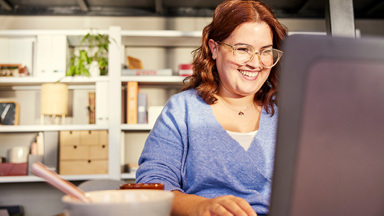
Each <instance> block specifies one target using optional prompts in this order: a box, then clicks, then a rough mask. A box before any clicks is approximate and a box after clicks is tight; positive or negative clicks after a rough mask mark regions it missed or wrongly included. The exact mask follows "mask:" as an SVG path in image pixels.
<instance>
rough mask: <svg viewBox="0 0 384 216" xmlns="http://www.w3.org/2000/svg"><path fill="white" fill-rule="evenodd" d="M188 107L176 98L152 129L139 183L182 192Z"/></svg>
mask: <svg viewBox="0 0 384 216" xmlns="http://www.w3.org/2000/svg"><path fill="white" fill-rule="evenodd" d="M184 120H185V105H184V103H183V100H182V98H181V97H180V96H177V95H175V96H172V97H171V98H170V100H169V101H168V102H167V104H166V105H165V107H164V109H163V110H162V112H161V114H160V116H159V117H158V119H157V121H156V123H155V125H154V127H153V129H152V130H151V132H150V134H149V136H148V138H147V140H146V142H145V145H144V149H143V152H142V154H141V156H140V158H139V169H138V170H137V172H136V182H137V183H163V184H164V188H165V190H170V191H171V190H179V191H182V192H183V190H182V183H181V182H182V168H183V166H184V161H185V155H186V153H185V149H186V148H185V147H184V143H186V141H183V137H186V136H185V133H186V132H185V131H186V124H185V121H184Z"/></svg>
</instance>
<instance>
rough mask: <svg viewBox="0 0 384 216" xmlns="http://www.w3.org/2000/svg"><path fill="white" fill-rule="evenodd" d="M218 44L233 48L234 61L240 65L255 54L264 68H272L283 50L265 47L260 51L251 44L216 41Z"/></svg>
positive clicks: (250, 59) (248, 60)
mask: <svg viewBox="0 0 384 216" xmlns="http://www.w3.org/2000/svg"><path fill="white" fill-rule="evenodd" d="M216 42H217V43H219V44H224V45H226V46H228V47H230V48H231V49H232V50H233V56H234V58H235V61H236V63H238V64H240V65H246V64H248V63H249V62H251V61H252V60H253V58H254V56H255V55H256V54H257V57H258V58H259V61H260V63H261V64H262V65H263V67H265V68H272V67H273V66H275V65H276V64H277V62H279V60H280V58H281V56H282V55H283V52H282V51H280V50H278V49H273V48H266V49H263V50H261V51H255V48H253V47H252V46H251V45H247V44H239V45H234V46H232V45H229V44H226V43H224V42H220V41H216Z"/></svg>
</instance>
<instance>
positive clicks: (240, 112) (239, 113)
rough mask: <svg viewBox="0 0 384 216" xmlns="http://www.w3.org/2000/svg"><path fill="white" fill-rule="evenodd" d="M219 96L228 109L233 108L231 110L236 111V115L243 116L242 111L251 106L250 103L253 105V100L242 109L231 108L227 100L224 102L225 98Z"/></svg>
mask: <svg viewBox="0 0 384 216" xmlns="http://www.w3.org/2000/svg"><path fill="white" fill-rule="evenodd" d="M219 98H220V100H221V101H223V103H224V105H225V106H226V107H228V108H229V109H231V110H233V111H235V112H238V113H237V115H238V116H240V117H244V115H245V114H244V112H245V111H246V110H247V109H248V108H249V107H251V105H253V101H252V103H250V104H248V105H247V106H246V107H245V108H244V109H243V110H240V111H237V110H235V109H233V108H232V107H231V106H230V105H229V104H227V102H225V100H224V99H223V98H222V97H220V96H219Z"/></svg>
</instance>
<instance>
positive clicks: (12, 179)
mask: <svg viewBox="0 0 384 216" xmlns="http://www.w3.org/2000/svg"><path fill="white" fill-rule="evenodd" d="M61 177H62V178H63V179H66V180H68V181H86V180H90V179H109V178H110V177H109V176H108V175H107V174H100V175H62V176H61ZM17 182H45V180H44V179H42V178H40V177H37V176H32V175H31V176H0V183H17Z"/></svg>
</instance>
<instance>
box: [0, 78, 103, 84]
mask: <svg viewBox="0 0 384 216" xmlns="http://www.w3.org/2000/svg"><path fill="white" fill-rule="evenodd" d="M108 80H109V78H108V77H107V76H100V77H85V76H76V77H64V78H62V79H61V80H60V82H61V83H67V84H73V85H84V84H94V83H96V82H107V81H108ZM57 81H58V79H57V78H44V77H1V79H0V85H1V86H23V85H41V84H43V83H52V82H57Z"/></svg>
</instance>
